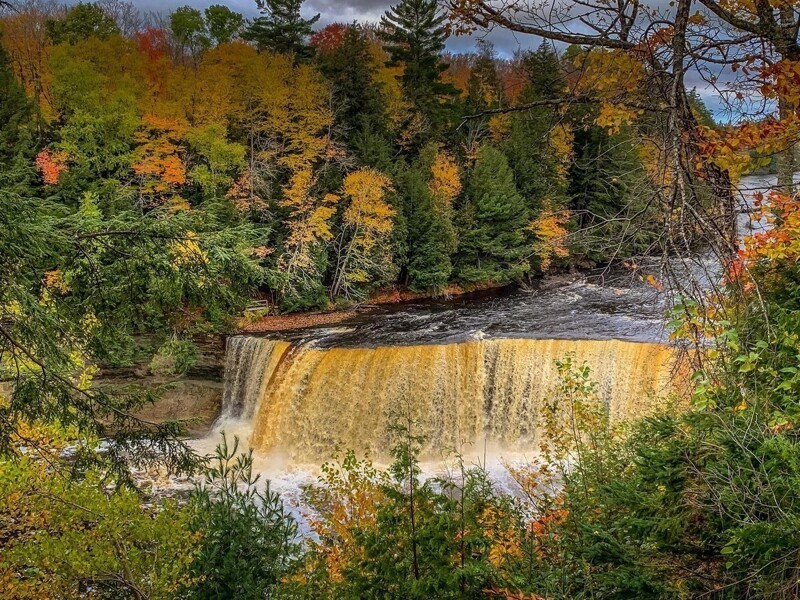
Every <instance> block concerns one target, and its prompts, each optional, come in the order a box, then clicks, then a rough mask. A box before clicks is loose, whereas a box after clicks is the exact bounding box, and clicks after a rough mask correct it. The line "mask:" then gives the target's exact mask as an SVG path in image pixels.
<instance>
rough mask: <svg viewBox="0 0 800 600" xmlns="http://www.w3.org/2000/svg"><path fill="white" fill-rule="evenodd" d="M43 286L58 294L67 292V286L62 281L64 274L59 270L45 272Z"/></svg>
mask: <svg viewBox="0 0 800 600" xmlns="http://www.w3.org/2000/svg"><path fill="white" fill-rule="evenodd" d="M44 285H45V287H47V288H51V289H53V290H56V291H57V292H58V293H59V294H66V293H67V292H69V285H67V283H66V281H64V273H63V272H62V271H61V270H59V269H56V270H54V271H47V272H46V273H45V274H44Z"/></svg>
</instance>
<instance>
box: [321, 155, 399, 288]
mask: <svg viewBox="0 0 800 600" xmlns="http://www.w3.org/2000/svg"><path fill="white" fill-rule="evenodd" d="M391 187H392V182H391V180H390V179H389V178H388V177H387V176H386V175H384V174H382V173H380V172H378V171H375V170H374V169H361V170H358V171H355V172H353V173H349V174H348V175H347V176H346V177H345V179H344V183H343V187H342V192H343V195H344V196H345V197H346V198H348V200H349V203H348V205H347V208H345V210H344V214H343V216H342V221H343V224H342V229H341V232H340V234H339V239H338V240H337V242H336V244H335V247H336V254H337V256H336V269H335V271H334V275H333V284H332V285H331V295H333V296H335V295H338V294H344V295H346V296H350V295H356V296H358V295H360V294H363V291H364V290H366V289H369V287H370V285H374V284H375V283H376V282H385V281H389V280H390V275H391V274H393V270H394V269H393V268H392V258H393V257H392V253H391V246H390V244H389V240H390V235H391V233H392V227H393V221H392V218H393V217H394V215H395V211H394V209H393V208H392V207H391V206H390V205H389V204H388V203H387V202H386V201H385V196H386V193H387V192H388V191H390V190H391Z"/></svg>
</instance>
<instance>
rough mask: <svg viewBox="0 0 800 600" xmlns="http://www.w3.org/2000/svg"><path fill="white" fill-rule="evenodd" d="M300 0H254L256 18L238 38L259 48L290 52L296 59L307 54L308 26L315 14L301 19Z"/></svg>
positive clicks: (313, 19) (316, 19)
mask: <svg viewBox="0 0 800 600" xmlns="http://www.w3.org/2000/svg"><path fill="white" fill-rule="evenodd" d="M302 4H303V0H256V5H257V6H258V10H259V11H261V13H262V15H263V16H261V17H258V18H256V19H255V20H254V21H253V22H252V23H250V25H249V27H248V28H247V29H246V30H245V32H244V34H242V38H244V39H245V40H248V41H250V42H253V43H255V45H256V47H257V48H258V49H259V50H262V51H263V50H268V51H270V52H279V53H288V54H293V55H294V56H295V58H296V59H303V58H308V57H309V56H310V55H311V48H310V47H309V46H308V45H307V44H306V38H308V36H310V35H311V33H312V29H311V26H312V25H314V23H316V22H317V21H319V14H317V15H316V16H314V17H312V18H310V19H304V18H303V17H302V16H301V15H300V7H301V6H302Z"/></svg>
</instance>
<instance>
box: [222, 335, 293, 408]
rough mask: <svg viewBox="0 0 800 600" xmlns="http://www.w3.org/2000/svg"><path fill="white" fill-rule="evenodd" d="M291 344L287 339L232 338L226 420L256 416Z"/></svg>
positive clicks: (227, 354)
mask: <svg viewBox="0 0 800 600" xmlns="http://www.w3.org/2000/svg"><path fill="white" fill-rule="evenodd" d="M289 347H290V344H289V343H287V342H270V341H267V340H264V339H261V338H257V337H247V336H235V337H231V338H228V343H227V347H226V351H225V389H224V391H223V395H222V416H221V419H222V420H224V421H229V420H234V419H237V420H250V419H252V417H253V414H254V412H255V410H256V407H257V406H258V403H259V401H260V400H261V399H262V398H263V397H264V393H265V390H266V386H267V384H268V383H269V379H270V375H271V373H272V372H273V371H274V370H275V367H276V366H277V364H278V363H280V361H281V359H282V358H283V356H284V354H286V352H288V350H289Z"/></svg>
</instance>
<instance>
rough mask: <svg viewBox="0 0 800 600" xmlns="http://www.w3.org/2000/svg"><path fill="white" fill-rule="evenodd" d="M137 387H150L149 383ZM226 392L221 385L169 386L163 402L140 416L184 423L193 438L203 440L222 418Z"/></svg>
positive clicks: (189, 382)
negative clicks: (220, 417)
mask: <svg viewBox="0 0 800 600" xmlns="http://www.w3.org/2000/svg"><path fill="white" fill-rule="evenodd" d="M137 383H139V384H142V383H144V384H145V385H147V382H146V381H145V382H142V381H138V382H137ZM154 385H155V384H154ZM222 390H223V385H222V382H221V381H214V380H207V379H180V380H178V381H175V382H173V383H170V384H169V385H167V386H165V387H164V389H163V391H162V392H161V394H160V397H159V399H158V400H157V401H156V402H155V403H154V404H152V405H149V406H146V407H145V408H144V409H143V410H142V411H140V412H139V413H138V415H137V416H139V417H141V418H143V419H146V420H148V421H155V422H159V423H160V422H164V421H181V422H182V423H184V425H185V427H186V431H187V433H188V434H189V435H191V436H192V437H202V436H204V435H206V434H207V433H208V432H209V430H210V429H211V425H212V423H214V421H215V420H216V419H217V417H218V416H219V413H220V409H221V407H222Z"/></svg>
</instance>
